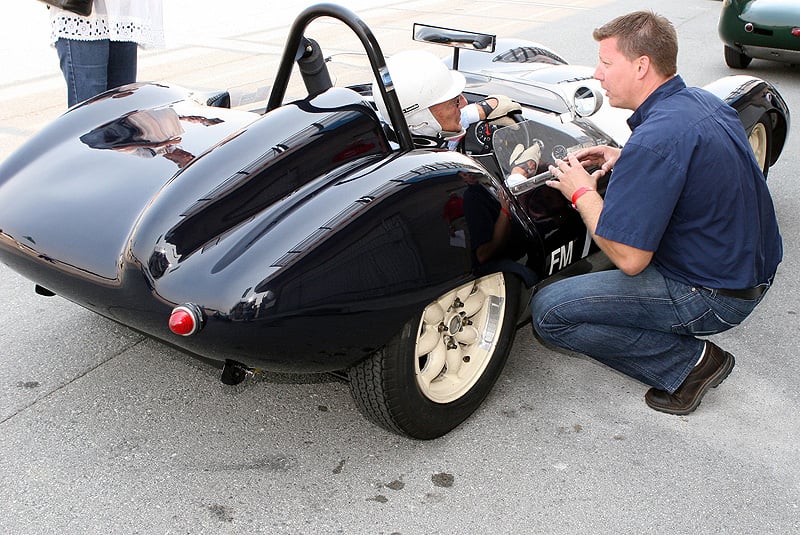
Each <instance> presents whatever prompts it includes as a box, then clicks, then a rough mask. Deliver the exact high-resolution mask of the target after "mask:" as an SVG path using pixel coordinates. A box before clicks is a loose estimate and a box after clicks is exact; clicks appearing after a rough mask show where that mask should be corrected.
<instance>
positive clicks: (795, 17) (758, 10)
mask: <svg viewBox="0 0 800 535" xmlns="http://www.w3.org/2000/svg"><path fill="white" fill-rule="evenodd" d="M719 36H720V37H721V38H722V40H723V41H724V42H725V63H727V64H728V66H729V67H732V68H734V69H744V68H746V67H747V66H748V65H749V64H750V61H752V59H753V58H759V59H767V60H772V61H783V62H786V63H800V0H725V1H724V3H723V4H722V13H721V14H720V18H719Z"/></svg>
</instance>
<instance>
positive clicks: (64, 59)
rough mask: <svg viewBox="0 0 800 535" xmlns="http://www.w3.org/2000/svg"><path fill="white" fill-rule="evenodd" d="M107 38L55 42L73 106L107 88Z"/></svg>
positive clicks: (68, 96) (69, 99)
mask: <svg viewBox="0 0 800 535" xmlns="http://www.w3.org/2000/svg"><path fill="white" fill-rule="evenodd" d="M108 44H109V41H108V39H101V40H99V41H79V40H77V39H64V38H60V39H59V40H58V41H56V51H57V52H58V61H59V64H60V65H61V72H62V73H63V74H64V80H65V81H66V82H67V103H68V105H69V106H70V107H72V106H74V105H75V104H77V103H78V102H83V101H84V100H86V99H88V98H91V97H93V96H95V95H98V94H100V93H102V92H103V91H105V90H106V88H107V83H108V50H109V49H108Z"/></svg>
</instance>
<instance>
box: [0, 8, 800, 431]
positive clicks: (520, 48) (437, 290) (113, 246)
mask: <svg viewBox="0 0 800 535" xmlns="http://www.w3.org/2000/svg"><path fill="white" fill-rule="evenodd" d="M319 17H330V18H334V19H337V20H339V21H340V22H342V23H344V24H345V25H346V26H348V27H349V28H350V29H351V30H352V31H353V32H355V33H356V35H357V36H358V37H359V39H360V41H361V42H362V44H363V45H364V52H365V54H366V56H367V58H368V60H369V66H370V70H371V74H372V77H373V79H374V80H379V81H380V84H378V85H377V87H378V88H379V90H380V91H381V93H382V98H384V100H385V102H386V107H387V109H388V112H387V114H388V115H389V116H388V117H385V118H381V117H379V116H378V114H377V112H376V109H375V106H374V99H373V95H372V94H371V87H372V84H371V80H369V79H365V80H364V82H363V83H359V84H355V85H352V86H349V87H333V86H332V84H331V82H330V76H329V73H328V72H327V69H326V68H325V65H326V63H327V61H326V59H325V58H324V57H323V56H322V54H321V48H320V47H319V45H318V44H317V43H316V42H314V41H312V40H310V39H308V38H307V37H306V36H305V31H306V27H307V26H308V25H309V24H310V22H312V21H313V20H315V19H317V18H319ZM414 35H415V37H416V38H417V39H418V40H421V41H425V42H428V43H437V44H444V45H447V46H449V47H452V49H453V50H454V55H453V59H452V65H453V66H454V67H455V68H458V69H460V70H461V71H462V72H463V73H464V74H465V76H466V78H467V81H468V84H467V88H466V90H465V96H466V97H467V99H468V100H470V101H477V100H479V99H482V98H484V97H486V96H487V95H491V94H505V95H508V96H509V97H511V98H513V99H514V100H516V101H517V102H519V103H520V104H521V106H522V112H521V113H520V114H517V115H516V116H514V117H507V118H504V119H506V123H505V125H499V124H495V123H485V122H481V123H478V124H476V125H473V126H471V127H470V129H469V130H468V131H467V135H466V138H465V141H464V147H463V150H461V151H448V150H443V149H440V148H437V147H427V146H426V147H419V146H417V144H416V140H415V139H414V138H413V137H412V136H411V134H410V132H409V130H408V127H407V125H406V123H405V119H404V117H403V114H402V113H401V110H400V105H399V102H398V100H397V97H396V95H395V94H394V91H393V88H392V82H391V73H390V72H389V71H388V69H387V68H386V63H385V59H384V56H383V53H382V52H381V50H380V46H379V44H378V41H377V39H375V37H374V35H372V33H371V31H369V29H368V28H367V27H366V25H365V24H364V23H363V22H362V21H361V20H360V19H359V18H358V17H357V15H355V14H354V13H352V12H351V11H349V10H347V9H344V8H340V7H338V6H333V5H329V4H325V5H319V6H313V7H310V8H308V9H306V10H305V11H303V12H302V13H301V14H300V15H299V17H298V18H297V20H296V21H295V23H294V25H293V26H292V28H291V30H290V33H289V37H288V39H287V43H286V47H285V50H284V54H283V57H282V60H281V63H280V65H279V69H278V71H277V73H276V76H275V83H274V86H273V88H272V92H271V94H270V97H269V100H268V102H267V104H266V107H265V108H264V109H259V110H253V111H244V110H238V109H230V108H228V107H226V106H227V105H228V104H229V102H230V95H229V94H228V93H227V92H221V93H219V94H215V95H212V96H208V95H204V96H203V98H200V97H199V96H198V95H197V94H193V93H192V92H190V91H187V90H185V89H182V88H179V87H175V86H171V85H168V84H157V83H139V84H133V85H130V86H124V87H121V88H118V89H115V90H112V91H109V92H107V93H104V94H102V95H99V96H97V97H95V98H93V99H90V100H88V101H86V102H83V103H81V104H79V105H77V106H75V107H73V108H71V109H70V110H68V111H67V112H66V113H65V114H64V115H62V116H61V117H60V118H58V119H57V120H56V121H54V122H53V123H52V124H51V125H49V126H48V127H46V128H45V129H44V130H42V131H41V132H39V133H38V134H36V135H35V136H34V137H33V138H32V139H31V140H29V141H28V142H27V143H26V144H25V145H23V146H22V147H21V148H20V149H19V150H18V151H16V152H15V153H14V154H12V155H11V156H10V157H9V158H8V159H7V160H6V161H4V162H3V163H2V165H1V166H0V260H2V261H3V262H4V263H6V264H7V265H9V266H10V267H11V268H12V269H14V270H16V271H18V272H19V273H21V274H23V275H24V276H26V277H28V278H29V279H31V280H32V281H34V282H35V283H36V286H35V287H36V289H37V291H38V292H39V293H40V294H42V295H54V294H58V295H60V296H63V297H65V298H67V299H69V300H72V301H74V302H76V303H78V304H80V305H81V306H84V307H86V308H88V309H90V310H93V311H95V312H97V313H98V314H101V315H103V316H105V317H108V318H111V319H112V320H115V321H117V322H119V323H122V324H124V325H127V326H129V327H131V328H133V329H136V330H138V331H140V332H142V333H145V334H146V335H148V336H151V337H153V338H156V339H159V340H162V341H163V342H165V343H168V344H171V345H174V346H177V347H180V348H182V349H183V350H186V351H188V352H191V353H192V354H194V355H197V356H198V357H201V358H203V359H207V360H212V361H216V362H218V363H219V364H220V365H221V366H222V380H223V381H224V382H226V383H229V384H235V383H237V382H239V381H241V380H243V378H244V377H246V376H247V375H248V374H249V373H251V372H254V371H257V370H271V371H277V372H301V373H302V372H309V373H318V372H337V373H340V372H341V374H342V375H346V377H347V380H348V381H349V383H350V387H351V391H352V393H353V396H354V399H355V400H356V402H357V404H358V406H359V408H360V409H361V411H362V412H363V413H364V414H365V415H366V416H367V417H368V418H369V419H370V420H371V421H373V422H375V423H377V424H379V425H381V426H383V427H385V428H386V429H389V430H391V431H394V432H397V433H400V434H404V435H407V436H410V437H414V438H419V439H430V438H435V437H438V436H441V435H443V434H445V433H447V432H448V431H450V430H451V429H453V428H454V427H456V426H457V425H459V423H461V422H462V421H463V420H464V419H466V418H467V417H468V416H469V415H470V414H471V413H472V412H473V411H474V410H475V409H476V408H477V407H478V406H479V405H480V403H481V402H482V400H483V399H484V397H485V396H486V395H487V394H488V392H489V391H490V389H491V388H492V385H493V384H494V382H495V380H496V378H497V377H498V375H499V373H500V371H501V370H502V369H503V366H504V363H505V360H506V357H507V355H508V352H509V350H510V348H511V344H512V342H513V339H514V335H515V332H516V329H517V328H518V326H519V325H520V324H521V323H523V322H524V321H525V319H526V315H525V311H526V310H527V307H526V303H527V301H528V297H529V296H530V294H531V292H533V291H535V289H536V288H538V287H540V286H542V285H544V284H547V283H549V282H551V281H553V280H556V279H558V278H561V277H566V276H569V275H571V274H575V273H582V272H587V271H589V270H597V269H606V268H608V266H609V263H608V261H607V259H606V258H605V257H604V256H603V255H602V254H601V253H599V251H598V249H597V247H596V246H595V245H594V244H593V242H592V240H591V238H590V236H589V234H588V233H587V231H586V228H585V227H584V225H583V223H582V221H581V218H580V216H579V215H578V213H577V212H576V211H575V210H573V209H572V207H571V206H570V205H569V203H568V202H567V201H566V199H564V198H563V196H561V195H560V194H559V193H558V192H556V191H555V190H553V189H552V188H548V187H546V186H544V181H545V180H546V179H547V178H548V176H549V174H548V172H547V166H548V164H549V163H552V162H553V161H554V159H555V158H557V157H564V155H565V154H567V153H568V152H569V151H570V150H574V149H575V148H578V147H585V146H592V145H597V144H611V145H621V144H623V143H624V141H625V138H626V133H625V127H624V125H625V123H624V116H621V115H620V114H619V111H618V110H612V109H609V108H608V106H607V105H605V104H604V103H602V97H601V95H600V93H599V86H598V84H597V82H596V81H595V80H593V79H592V69H591V68H588V67H580V66H572V65H568V64H567V63H566V62H565V61H564V60H563V59H561V58H560V57H558V55H557V54H555V53H554V52H552V51H550V50H548V49H547V48H546V47H543V46H541V45H537V44H535V43H529V42H522V41H513V42H512V41H507V42H504V41H502V40H499V41H498V40H496V39H495V37H494V36H487V35H485V34H477V33H473V32H464V31H459V30H449V29H446V28H435V27H427V29H426V31H424V32H418V31H417V28H415V33H414ZM295 65H296V66H297V67H299V71H300V72H301V74H302V77H303V81H304V85H305V87H306V90H307V93H308V95H307V96H306V97H305V98H301V99H299V100H294V101H291V102H284V98H285V93H286V89H287V86H288V83H289V79H290V75H291V72H292V70H293V68H294V67H295ZM709 89H710V90H712V91H714V92H715V93H717V94H718V95H719V96H720V97H721V98H723V99H725V100H726V101H727V102H729V103H730V104H731V105H732V106H733V107H734V108H736V109H737V110H738V111H739V115H740V117H741V118H742V121H743V125H744V127H745V129H746V131H747V132H749V133H750V134H751V142H753V146H754V149H755V150H756V153H757V155H758V156H759V160H760V161H761V162H762V167H763V168H764V170H765V171H767V170H768V169H769V166H770V165H772V163H774V162H775V161H776V160H777V158H778V157H779V155H780V152H781V149H782V147H783V143H784V140H785V137H786V133H787V132H788V126H789V111H788V109H787V108H786V105H785V103H784V102H783V99H782V98H781V96H780V95H779V94H778V92H777V91H776V90H775V88H774V87H772V86H771V85H770V84H768V83H767V82H764V81H763V80H759V79H757V78H753V77H749V76H737V77H728V78H724V79H721V80H719V81H717V82H715V83H714V84H712V85H711V86H709ZM534 145H536V146H538V147H540V153H541V157H540V159H539V161H538V162H537V164H538V167H537V173H538V174H536V176H534V177H533V178H531V179H529V180H527V181H525V182H523V183H521V184H511V185H509V184H506V182H505V180H504V177H505V176H507V174H508V171H509V167H510V165H511V164H510V162H511V160H512V159H513V158H511V156H510V155H511V154H513V153H514V151H515V149H516V148H517V147H518V146H519V147H532V146H534ZM603 187H604V183H601V184H600V188H599V190H600V191H601V193H602V192H603ZM501 194H503V195H506V196H508V197H510V199H511V200H510V210H511V212H512V213H511V216H510V217H511V218H512V228H513V233H514V234H513V236H512V237H511V238H510V239H509V246H508V247H507V248H506V250H505V251H504V252H503V254H500V255H497V256H495V257H493V258H490V259H489V260H485V261H483V262H478V261H477V260H476V257H475V254H474V247H476V246H477V245H479V244H475V243H472V242H473V237H475V236H478V235H479V234H480V233H481V232H484V231H485V230H486V228H487V227H486V225H491V226H493V225H494V220H493V219H491V218H489V219H488V221H487V213H488V212H491V211H492V210H494V214H493V215H491V217H496V216H497V214H499V203H498V201H497V197H498V195H501ZM487 211H488V212H487Z"/></svg>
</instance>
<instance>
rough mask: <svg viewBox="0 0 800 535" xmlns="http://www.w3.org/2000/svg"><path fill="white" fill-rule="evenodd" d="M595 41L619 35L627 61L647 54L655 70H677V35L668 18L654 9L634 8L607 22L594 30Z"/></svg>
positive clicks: (671, 72)
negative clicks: (638, 9) (654, 11)
mask: <svg viewBox="0 0 800 535" xmlns="http://www.w3.org/2000/svg"><path fill="white" fill-rule="evenodd" d="M592 37H594V40H595V41H598V42H599V41H603V40H605V39H608V38H611V37H616V38H617V48H618V49H619V51H620V52H621V53H622V55H624V56H625V57H626V58H627V59H628V60H631V61H633V60H634V59H636V58H638V57H641V56H647V57H649V58H650V63H651V64H652V65H653V68H654V69H655V70H656V72H657V73H658V74H660V75H662V76H672V75H674V74H675V73H677V72H678V34H677V33H676V32H675V27H674V26H673V25H672V23H671V22H670V21H669V20H668V19H667V18H665V17H662V16H661V15H657V14H655V13H653V12H652V11H634V12H633V13H628V14H627V15H622V16H621V17H617V18H615V19H614V20H612V21H611V22H607V23H606V24H604V25H603V26H601V27H600V28H597V29H595V30H594V32H593V33H592Z"/></svg>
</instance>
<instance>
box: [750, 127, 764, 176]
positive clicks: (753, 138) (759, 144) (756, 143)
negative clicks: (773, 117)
mask: <svg viewBox="0 0 800 535" xmlns="http://www.w3.org/2000/svg"><path fill="white" fill-rule="evenodd" d="M748 139H749V140H750V146H751V147H752V148H753V153H754V154H755V155H756V160H757V161H758V167H759V168H760V169H762V170H763V169H764V168H765V167H766V164H767V129H766V127H765V126H764V124H763V123H756V126H755V127H754V128H753V130H752V131H751V132H750V136H748Z"/></svg>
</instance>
